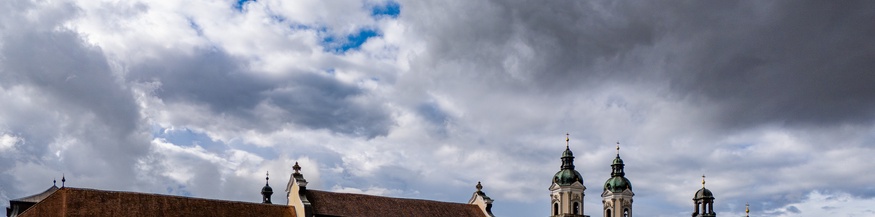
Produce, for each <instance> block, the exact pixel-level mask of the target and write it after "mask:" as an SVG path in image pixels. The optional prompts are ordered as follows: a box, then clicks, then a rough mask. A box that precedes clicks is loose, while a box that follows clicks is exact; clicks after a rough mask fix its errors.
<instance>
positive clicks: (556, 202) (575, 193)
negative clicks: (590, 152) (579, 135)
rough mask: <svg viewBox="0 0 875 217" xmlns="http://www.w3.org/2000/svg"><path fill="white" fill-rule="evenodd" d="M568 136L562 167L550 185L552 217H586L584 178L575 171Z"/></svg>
mask: <svg viewBox="0 0 875 217" xmlns="http://www.w3.org/2000/svg"><path fill="white" fill-rule="evenodd" d="M568 136H569V135H568V134H565V151H564V152H562V166H561V167H560V170H559V172H556V175H554V176H553V184H552V185H550V198H551V199H550V216H551V217H584V215H583V197H584V193H583V191H585V190H586V186H584V185H583V176H581V175H580V173H579V172H577V170H574V154H573V153H571V149H569V147H568V142H569V141H570V139H569V138H568Z"/></svg>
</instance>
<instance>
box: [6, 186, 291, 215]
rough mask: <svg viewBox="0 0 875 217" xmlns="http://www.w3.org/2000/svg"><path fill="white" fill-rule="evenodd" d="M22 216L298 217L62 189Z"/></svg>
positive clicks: (249, 207)
mask: <svg viewBox="0 0 875 217" xmlns="http://www.w3.org/2000/svg"><path fill="white" fill-rule="evenodd" d="M20 216H21V217H32V216H40V217H41V216H69V217H73V216H211V217H213V216H235V217H236V216H277V217H295V209H294V207H290V206H285V205H273V204H261V203H248V202H236V201H224V200H210V199H201V198H191V197H180V196H170V195H159V194H145V193H135V192H120V191H102V190H94V189H82V188H61V189H59V190H57V191H55V192H54V193H53V194H51V195H50V196H48V197H47V198H45V199H44V200H43V201H41V202H39V203H37V204H36V205H34V206H33V207H31V208H30V209H28V210H27V211H25V212H24V213H22V215H20Z"/></svg>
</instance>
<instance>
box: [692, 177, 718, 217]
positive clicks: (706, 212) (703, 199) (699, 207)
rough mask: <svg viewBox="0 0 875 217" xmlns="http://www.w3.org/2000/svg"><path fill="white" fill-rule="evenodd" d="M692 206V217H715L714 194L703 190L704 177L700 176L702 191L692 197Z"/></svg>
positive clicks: (705, 189)
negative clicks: (694, 207) (693, 206)
mask: <svg viewBox="0 0 875 217" xmlns="http://www.w3.org/2000/svg"><path fill="white" fill-rule="evenodd" d="M693 204H694V205H695V206H696V209H695V211H694V212H693V217H716V216H717V213H714V194H713V193H711V190H708V189H707V188H705V175H702V189H699V190H698V191H696V195H695V196H693Z"/></svg>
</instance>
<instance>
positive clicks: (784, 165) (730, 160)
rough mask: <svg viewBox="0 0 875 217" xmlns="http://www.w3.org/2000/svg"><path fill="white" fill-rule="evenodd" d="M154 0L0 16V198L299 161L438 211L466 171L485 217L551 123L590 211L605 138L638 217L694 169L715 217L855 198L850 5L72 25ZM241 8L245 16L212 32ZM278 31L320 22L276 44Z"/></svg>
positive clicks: (859, 42) (507, 195) (857, 23)
mask: <svg viewBox="0 0 875 217" xmlns="http://www.w3.org/2000/svg"><path fill="white" fill-rule="evenodd" d="M351 2H357V1H351ZM195 3H199V2H195V1H193V3H192V4H195ZM296 3H301V4H305V3H302V2H296ZM358 3H359V4H364V3H361V2H358ZM132 4H133V3H132ZM162 4H163V3H160V2H158V3H155V2H153V3H136V7H133V6H131V7H128V6H125V5H123V4H119V5H113V4H105V5H100V6H99V7H98V9H94V8H92V7H93V6H86V5H85V4H76V3H75V2H73V3H66V2H62V3H46V2H31V1H17V0H16V1H4V2H2V3H0V12H3V13H0V100H2V101H3V102H4V103H3V106H2V107H0V138H10V139H6V140H2V142H8V143H10V144H11V145H7V144H3V143H0V163H2V165H4V167H3V168H0V193H2V194H5V195H6V196H12V197H15V196H21V195H23V194H28V193H31V192H36V191H38V190H42V189H43V188H45V187H47V184H48V181H45V183H42V182H38V181H36V180H41V179H46V177H57V176H58V173H67V174H68V176H70V177H73V178H72V180H77V181H76V183H77V186H82V187H95V188H104V189H106V188H109V189H123V190H140V191H149V192H160V193H173V194H183V195H195V196H207V197H216V198H235V199H240V198H249V197H250V196H251V195H249V194H250V193H251V192H249V191H250V189H242V188H239V186H249V185H251V186H254V188H252V189H256V190H257V188H258V186H259V185H260V182H261V181H263V180H262V179H261V177H259V178H255V179H252V180H250V179H249V178H250V176H260V174H263V171H260V170H270V171H271V173H272V174H283V173H282V172H276V173H274V172H273V171H287V170H288V168H287V167H288V166H289V165H290V164H291V163H293V162H294V161H296V160H300V161H302V162H306V163H307V165H308V166H307V167H306V168H307V169H306V170H305V171H307V173H306V174H307V175H308V179H312V181H313V183H314V185H316V186H321V187H323V189H334V190H344V191H360V192H369V193H376V194H389V195H395V196H408V197H424V198H437V199H444V200H453V198H456V197H455V196H456V195H466V194H469V193H470V190H471V183H475V182H476V181H481V180H482V181H484V183H485V185H486V186H487V190H488V192H489V193H490V195H491V196H492V197H493V198H497V199H498V201H499V202H498V204H497V205H496V209H498V210H497V211H498V212H499V213H501V214H503V215H504V216H513V215H514V214H518V215H520V216H530V215H538V214H540V213H545V212H546V211H545V210H547V209H548V208H547V207H541V205H542V203H541V202H542V201H543V200H541V199H532V197H531V195H540V194H541V193H546V190H545V189H546V187H547V186H549V181H550V180H549V176H551V175H552V173H553V172H555V171H553V169H558V166H559V164H558V163H559V160H558V155H559V153H560V152H561V148H562V147H561V146H562V145H563V143H562V142H563V141H562V138H561V137H562V134H564V133H565V132H568V131H570V132H571V133H572V135H573V136H572V137H573V138H574V140H573V142H572V144H573V146H574V147H575V154H576V155H577V156H578V159H577V161H576V162H577V164H578V168H579V170H581V171H582V172H583V173H584V176H585V178H586V179H587V186H589V187H590V190H588V191H587V192H588V197H587V202H586V207H587V210H588V211H587V214H591V215H592V214H594V212H597V211H596V210H597V209H594V207H598V205H599V203H598V198H597V196H596V195H598V193H593V192H598V191H599V188H598V186H599V184H600V182H601V181H603V180H604V179H606V178H607V176H608V175H609V170H608V168H609V167H608V163H609V162H610V159H611V158H612V157H613V151H614V150H613V147H612V144H613V142H615V141H616V140H617V139H620V140H622V141H623V144H624V145H623V147H624V148H623V150H624V151H623V157H624V159H625V160H626V162H627V163H628V165H627V166H628V171H627V172H628V176H629V177H630V179H631V180H632V182H634V183H635V186H636V193H637V195H638V196H636V203H638V204H637V205H636V206H638V207H640V208H636V209H638V211H636V212H637V213H657V214H655V215H663V214H664V215H665V216H673V215H674V214H678V213H686V212H687V211H688V208H689V207H687V206H686V204H688V202H689V201H688V200H689V198H690V197H691V196H692V193H693V192H694V190H695V188H696V187H697V186H698V184H697V181H698V180H696V178H697V177H698V176H699V175H701V173H705V172H707V173H709V177H713V179H712V181H709V188H711V189H712V190H714V191H715V192H720V193H719V194H718V197H719V198H720V201H721V202H723V204H721V205H720V207H718V208H719V209H721V210H725V211H724V212H730V213H740V211H739V207H741V206H742V205H740V204H743V203H744V202H745V201H750V202H751V203H752V204H756V205H758V206H759V207H763V209H767V210H769V211H770V212H771V213H772V214H775V215H779V214H781V213H783V214H788V213H789V214H794V215H796V214H806V213H809V211H808V209H806V207H802V206H800V205H799V204H801V203H802V202H801V201H805V200H807V199H806V196H807V195H809V193H810V192H812V191H817V192H822V193H824V194H829V193H831V192H833V193H836V192H837V193H843V192H846V193H850V194H851V195H853V196H854V197H857V199H860V200H866V199H871V198H872V197H873V196H875V191H873V189H871V188H869V187H867V186H866V185H867V184H868V183H869V182H871V180H872V179H873V178H875V177H873V176H872V175H869V174H865V173H864V172H866V171H871V170H872V169H875V167H873V166H872V165H871V164H868V163H867V162H868V157H867V156H868V155H869V154H875V150H873V148H875V147H873V146H872V144H873V142H875V137H873V136H872V135H873V132H875V130H873V129H875V128H873V120H875V117H873V115H875V86H873V85H872V84H871V83H872V81H875V73H873V69H875V62H873V61H872V60H873V59H875V43H873V40H871V39H870V38H871V37H872V36H873V35H875V26H873V25H871V22H872V21H873V20H875V3H872V2H870V1H841V2H819V1H775V2H759V1H747V2H727V1H647V2H615V1H548V2H532V1H439V2H430V1H401V2H400V5H401V6H402V7H401V11H402V12H401V14H400V15H399V16H398V17H397V19H395V18H379V19H377V18H372V19H373V20H370V21H367V19H359V18H360V17H358V16H359V15H360V14H368V12H367V11H361V10H366V9H364V8H365V7H359V6H355V4H352V5H353V6H348V5H344V4H336V5H335V4H333V3H332V5H324V6H319V7H318V8H321V9H324V10H318V12H312V13H303V12H299V11H298V12H296V13H292V12H295V11H294V9H297V8H300V7H309V6H312V5H309V6H308V5H293V4H292V3H289V4H292V5H291V6H290V5H283V4H280V3H277V2H273V1H256V2H250V3H247V4H246V6H245V7H246V10H243V11H234V9H233V7H231V6H230V5H229V6H228V7H220V8H222V9H214V8H206V7H205V8H203V10H200V11H198V12H204V13H195V12H190V11H185V10H182V9H178V10H176V9H174V10H170V11H171V12H170V13H171V14H173V15H175V16H179V17H185V18H186V19H184V20H187V21H188V22H191V23H195V22H200V23H198V24H197V25H193V24H191V23H181V24H179V25H180V26H183V27H184V28H195V27H190V26H196V27H197V29H195V30H191V31H188V32H186V31H182V32H181V33H180V32H174V31H170V30H168V31H167V32H174V33H175V34H179V35H178V37H179V38H187V37H193V38H196V39H200V40H202V41H206V42H203V43H201V44H198V43H193V44H195V45H192V46H191V47H185V46H181V45H179V44H174V43H175V41H173V42H170V41H168V42H163V43H168V44H171V45H173V46H165V45H164V44H160V43H159V45H149V44H148V43H145V42H143V43H140V41H139V40H145V39H142V38H137V37H133V36H125V34H129V33H128V32H123V33H118V35H122V36H123V37H120V38H121V39H122V40H121V41H122V43H117V44H125V45H128V46H130V47H136V46H144V47H146V48H148V49H151V50H149V51H150V52H154V53H153V54H154V55H142V54H140V53H136V52H134V51H131V50H136V49H130V50H125V49H127V48H126V47H125V48H119V46H117V44H114V43H111V42H113V41H111V40H107V39H105V38H102V37H105V35H103V34H106V33H103V32H99V31H95V32H87V30H90V29H89V27H90V26H89V25H95V24H91V23H87V22H86V21H83V20H84V19H82V18H89V17H92V16H93V17H100V16H101V15H102V14H100V12H106V11H113V12H114V14H112V15H113V16H118V17H117V19H119V21H118V22H115V21H113V22H107V23H100V25H110V26H112V27H114V28H115V27H118V29H125V28H128V27H129V28H130V29H142V28H146V27H142V26H138V25H142V23H149V22H138V21H141V19H142V20H148V19H149V18H148V17H147V16H146V15H144V14H148V13H153V12H166V11H162V10H165V8H166V7H171V6H167V5H162ZM314 4H315V3H314ZM320 4H321V3H320ZM171 5H172V4H171ZM201 6H203V5H201ZM313 7H315V6H313ZM119 8H121V9H123V8H137V10H136V12H131V14H126V10H121V9H119ZM113 9H119V10H113ZM350 10H352V11H355V12H350ZM263 11H268V12H271V13H277V14H280V15H283V16H282V17H283V18H284V19H285V20H276V19H275V18H276V17H272V16H273V15H276V14H266V15H264V14H262V15H259V14H258V13H261V12H263ZM290 11H292V12H290ZM174 13H179V14H174ZM281 13H285V14H281ZM319 13H324V14H319ZM159 14H160V13H159ZM161 15H165V14H161ZM211 16H220V17H222V18H227V19H224V20H222V22H215V23H210V22H208V21H209V20H210V19H214V18H215V17H211ZM246 16H254V18H252V20H267V21H264V22H253V23H254V24H253V23H248V24H247V25H240V26H243V27H251V29H248V30H247V31H243V30H240V31H239V32H237V31H227V30H226V29H220V30H219V31H217V30H216V28H231V27H240V26H234V25H237V24H239V23H238V22H243V21H240V20H246V19H248V18H247V17H246ZM306 16H312V17H306ZM320 16H324V17H320ZM365 16H366V15H365ZM162 17H165V18H167V19H171V18H172V16H162ZM302 17H303V18H302ZM313 17H316V18H313ZM249 18H251V17H249ZM338 20H340V21H338ZM361 20H365V21H361ZM148 21H155V22H157V21H156V20H148ZM244 23H245V22H244ZM300 23H305V24H308V25H309V24H314V25H317V26H318V25H325V26H326V29H329V30H320V29H295V30H288V29H289V28H292V27H294V25H297V24H300ZM115 25H117V26H115ZM126 25H129V26H126ZM123 27H124V28H123ZM175 27H176V26H171V25H168V26H159V27H157V28H162V29H154V31H155V32H162V31H161V30H163V28H166V29H173V28H175ZM256 27H258V28H256ZM364 27H367V28H376V29H377V30H379V32H380V33H381V36H379V37H375V38H372V39H370V40H369V41H367V42H366V43H365V44H364V45H363V46H362V48H360V49H359V50H354V51H350V52H347V53H326V52H321V53H320V51H323V50H324V49H323V48H322V47H319V46H320V45H319V44H318V37H314V35H316V36H318V35H320V34H325V33H324V32H319V31H332V30H331V29H336V30H337V31H339V32H342V31H347V30H348V29H364ZM152 28H156V27H154V26H152ZM380 28H382V29H380ZM118 31H122V30H118ZM216 32H221V33H222V34H216ZM240 32H242V33H240ZM135 33H136V32H135ZM237 33H240V34H241V35H242V36H241V35H236V34H237ZM113 34H114V33H113ZM186 34H191V35H186ZM235 37H236V38H235ZM271 37H273V38H271ZM265 38H266V39H265ZM314 38H316V39H314ZM248 39H251V40H253V42H251V44H250V45H245V46H243V47H244V49H240V48H239V46H241V45H239V44H235V43H238V42H240V40H248ZM256 40H257V41H256ZM108 41H109V42H108ZM180 41H184V40H180ZM314 41H316V42H314ZM149 46H152V47H149ZM177 46H178V47H177ZM122 47H123V46H122ZM148 49H144V50H148ZM241 50H243V51H241ZM248 50H258V51H262V50H263V52H264V54H259V53H256V54H250V53H246V51H248ZM125 52H131V53H125ZM289 53H292V54H289ZM284 55H288V56H284ZM144 56H145V57H144ZM286 62H292V63H293V64H297V65H295V66H294V67H286V68H283V67H275V68H270V67H263V65H259V64H264V65H270V66H274V65H282V63H286ZM271 64H273V65H271ZM276 68H280V69H276ZM271 70H273V71H271ZM154 128H162V129H158V130H174V129H175V128H185V129H191V130H192V131H195V132H196V133H197V135H200V136H204V137H208V138H207V139H209V140H210V141H209V142H200V143H198V141H193V142H191V145H182V144H172V142H168V141H169V139H167V138H162V137H161V136H163V135H165V134H160V133H154V132H151V133H152V134H151V135H150V131H152V130H155V129H154ZM165 128H166V129H165ZM150 129H152V130H150ZM4 136H5V137H4ZM10 141H11V142H10ZM209 146H222V147H219V148H217V147H209ZM627 150H628V151H627ZM263 152H271V154H262V153H263ZM7 165H8V166H7ZM711 174H714V175H713V176H712V175H711ZM279 177H283V176H279ZM216 180H224V181H216ZM272 180H274V179H273V178H272ZM276 180H280V181H281V182H282V181H284V180H282V178H278V179H276ZM281 182H280V183H281ZM274 183H277V182H274ZM710 183H713V184H710ZM834 183H843V184H842V185H835V184H834ZM230 186H234V187H230ZM274 186H277V185H276V184H274ZM216 189H220V190H216ZM691 189H692V190H691ZM678 192H680V193H678ZM818 195H819V194H818ZM255 196H257V195H255ZM638 198H640V199H638ZM503 204H504V205H503ZM818 207H825V206H818Z"/></svg>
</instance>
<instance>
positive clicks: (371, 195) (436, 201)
mask: <svg viewBox="0 0 875 217" xmlns="http://www.w3.org/2000/svg"><path fill="white" fill-rule="evenodd" d="M307 191H317V192H324V193H329V194H352V195H362V196H368V197H382V198H389V199H398V200H418V201H425V202H434V203H447V204H461V205H473V206H476V205H474V204H469V203H461V202H447V201H439V200H430V199H421V198H407V197H389V196H381V195H373V194H364V193H349V192H333V191H323V190H310V189H307Z"/></svg>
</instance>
